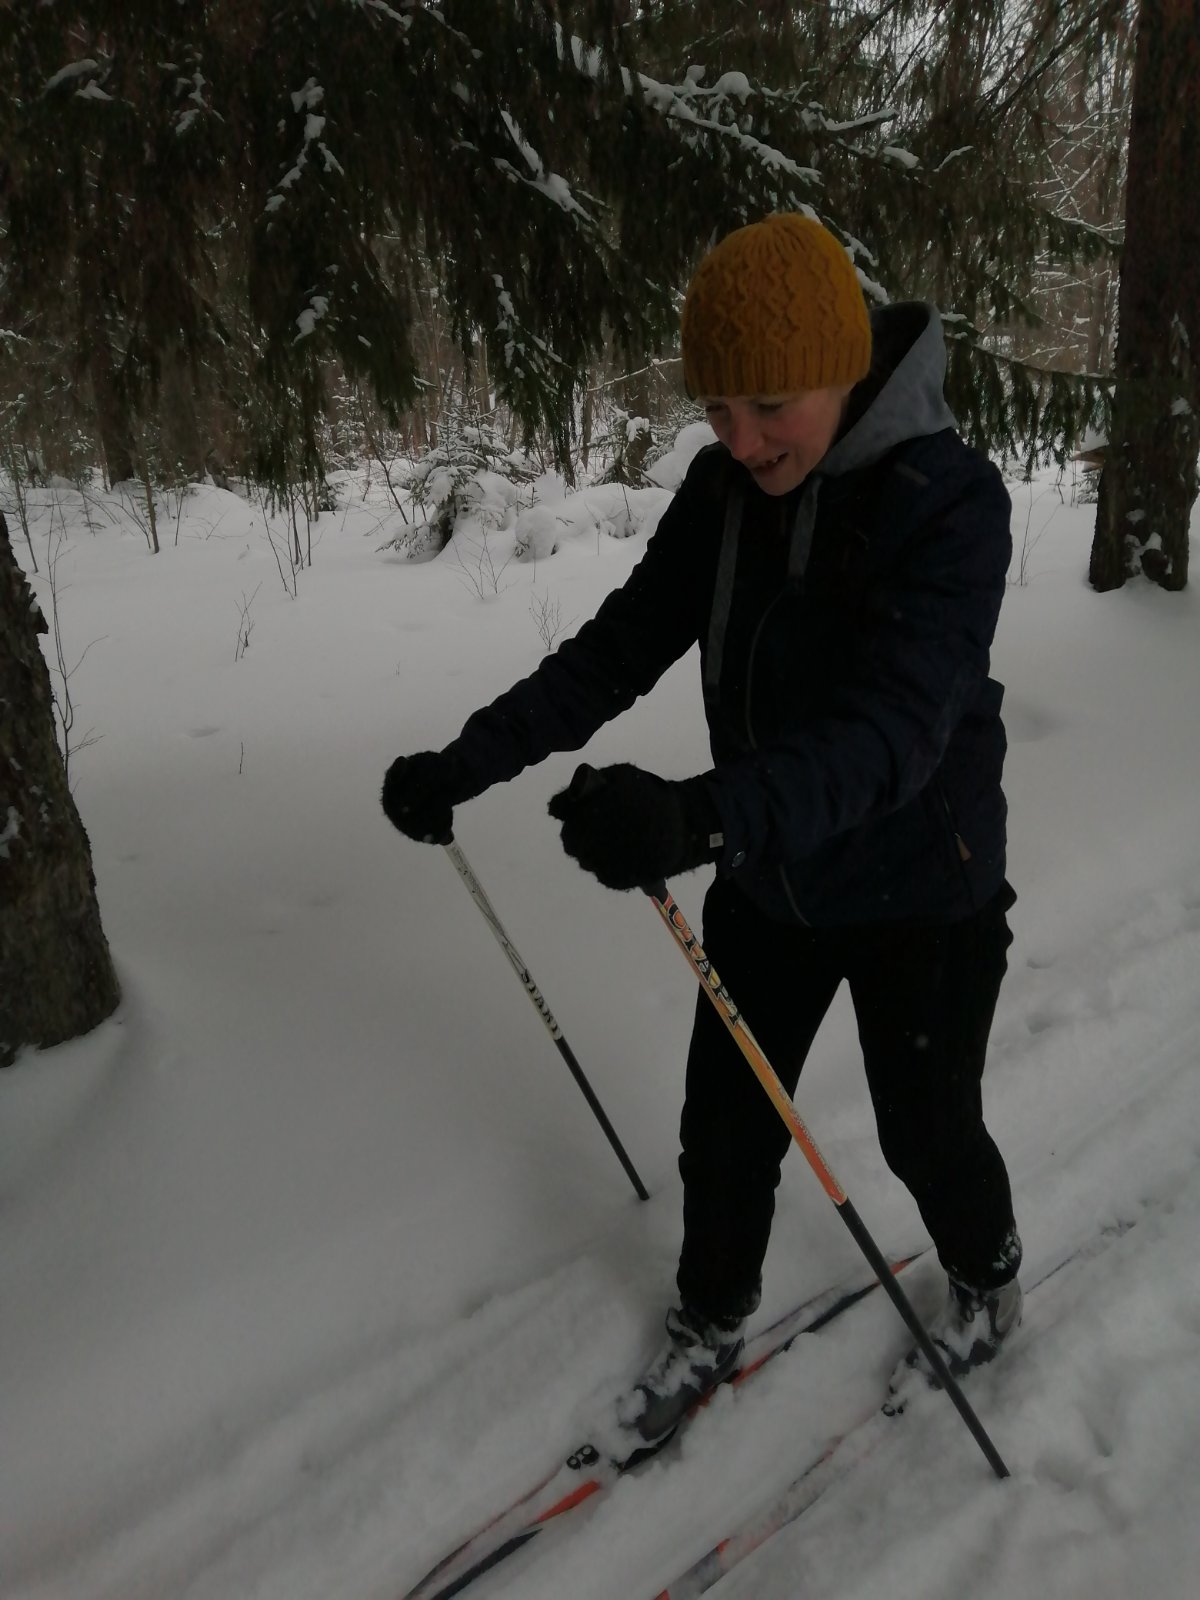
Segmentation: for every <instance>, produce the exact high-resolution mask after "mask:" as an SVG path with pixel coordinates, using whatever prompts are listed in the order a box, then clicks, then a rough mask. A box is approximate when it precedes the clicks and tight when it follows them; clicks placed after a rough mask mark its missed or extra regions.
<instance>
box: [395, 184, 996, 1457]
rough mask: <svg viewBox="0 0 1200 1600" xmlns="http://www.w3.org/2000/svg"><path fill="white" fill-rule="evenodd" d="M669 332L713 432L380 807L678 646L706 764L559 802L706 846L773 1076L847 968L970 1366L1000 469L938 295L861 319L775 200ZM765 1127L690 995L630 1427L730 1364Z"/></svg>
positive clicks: (831, 241) (762, 1210)
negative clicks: (599, 593) (536, 642)
mask: <svg viewBox="0 0 1200 1600" xmlns="http://www.w3.org/2000/svg"><path fill="white" fill-rule="evenodd" d="M682 348H683V365H684V375H685V379H686V383H687V387H688V391H689V393H690V394H692V395H693V396H694V397H696V398H697V399H699V400H700V401H701V402H702V404H703V405H704V409H705V413H706V415H707V417H708V420H709V422H710V424H711V425H712V428H713V431H714V433H715V434H716V438H717V443H715V444H714V445H712V446H710V447H709V448H707V449H705V450H702V451H701V452H700V453H699V455H698V456H697V457H696V458H695V460H694V461H693V462H692V465H691V467H690V469H689V471H688V473H687V476H686V478H685V480H684V483H683V484H682V486H681V488H680V490H679V492H678V494H677V495H676V497H675V499H674V500H673V502H672V504H671V505H670V506H669V507H668V509H667V511H666V512H665V513H664V515H663V517H662V518H661V520H660V522H659V525H658V528H657V530H656V532H655V533H654V535H653V537H652V538H651V539H650V540H649V542H648V544H647V548H646V553H645V556H644V557H643V559H642V561H641V562H640V563H639V565H638V566H637V567H636V568H635V570H634V571H633V572H632V573H631V575H630V577H629V578H628V580H627V581H626V582H625V583H624V584H623V585H622V586H621V587H620V588H619V589H617V590H616V591H614V592H613V593H612V594H611V595H609V596H608V598H607V599H606V600H605V601H604V603H603V605H602V606H601V607H600V610H599V611H598V612H597V614H596V616H595V617H594V618H593V619H592V620H591V621H590V622H588V623H586V624H585V625H584V626H583V627H582V628H581V629H580V630H579V632H578V633H577V634H576V635H575V637H574V638H573V639H570V640H568V641H566V642H565V643H563V644H562V645H561V646H560V647H559V648H558V649H557V651H556V652H555V653H554V654H553V655H550V656H548V657H547V658H546V659H545V660H544V661H543V662H542V663H541V665H540V666H539V667H538V669H537V671H536V672H534V673H533V674H531V676H529V677H528V678H526V679H524V680H523V681H522V682H520V683H518V684H516V685H515V687H513V688H512V689H510V690H509V691H508V692H507V693H506V694H503V695H501V696H500V697H499V698H498V699H496V700H495V701H493V702H492V704H491V705H489V706H487V707H486V708H484V709H483V710H480V711H478V712H476V713H475V714H474V715H473V716H472V717H470V718H469V719H468V721H467V723H466V725H465V726H464V728H463V730H462V732H461V734H460V735H459V737H458V738H457V739H455V740H453V741H452V742H451V743H450V744H449V745H447V746H446V748H445V749H444V750H442V751H440V752H432V751H425V752H421V753H419V754H416V755H412V756H408V757H401V758H400V759H399V760H398V761H396V762H394V763H393V765H392V766H391V768H390V769H389V771H388V773H387V777H386V779H385V781H384V786H383V806H384V810H385V811H386V813H387V815H388V817H389V818H390V819H391V821H392V822H393V823H394V824H395V826H396V827H397V828H399V829H400V830H401V831H402V832H404V833H406V834H407V835H409V836H410V837H411V838H414V839H419V840H426V841H433V842H438V841H441V840H444V839H446V838H447V837H448V836H449V835H450V832H451V823H452V815H453V808H454V807H455V806H456V805H458V804H460V803H461V802H463V801H465V800H468V799H470V798H472V797H474V796H476V795H479V794H481V793H482V792H483V791H484V790H485V789H487V788H488V787H489V786H490V785H491V784H493V783H497V782H501V781H503V780H506V779H508V778H511V777H513V776H514V775H515V774H517V773H518V772H520V771H522V770H523V769H524V768H525V767H527V766H529V765H531V764H532V763H535V762H538V761H541V760H542V759H543V758H544V757H545V756H547V755H548V754H550V753H551V752H552V751H556V750H574V749H578V748H580V747H581V746H582V745H583V744H585V743H586V741H587V740H588V739H589V738H590V737H591V735H592V734H593V733H594V732H595V731H596V730H597V728H599V727H600V726H601V725H602V724H603V723H605V722H607V721H609V720H610V719H611V718H613V717H615V716H617V715H619V714H620V712H622V711H623V710H625V709H627V708H628V707H629V706H630V705H631V704H632V703H633V702H634V700H635V699H637V698H638V696H640V695H642V694H645V693H647V692H648V691H649V690H650V689H651V688H652V687H653V685H654V684H655V683H656V682H657V680H658V679H659V678H660V677H661V676H662V674H663V673H664V672H665V671H666V669H667V668H668V667H669V666H670V665H671V664H672V663H673V662H674V661H676V660H678V659H679V657H680V656H682V655H684V654H685V653H686V652H687V651H688V650H689V649H690V648H691V647H692V646H693V645H695V644H697V643H699V646H700V668H701V680H702V689H703V694H704V704H705V711H706V715H707V720H708V726H709V734H710V743H711V751H712V760H713V764H712V766H711V768H710V769H709V770H708V771H706V772H704V773H701V774H698V775H697V776H694V777H691V778H687V779H685V780H682V781H668V780H665V779H663V778H660V777H658V776H656V775H655V774H654V773H651V772H647V771H644V770H642V769H641V768H638V767H636V766H630V765H624V764H621V765H616V766H610V767H606V768H602V769H601V770H600V771H599V773H598V774H593V775H592V777H591V780H590V781H589V782H588V783H586V784H583V783H577V784H572V786H571V787H570V788H569V789H567V790H564V791H562V792H561V793H559V794H557V795H555V796H554V797H553V798H552V799H551V801H550V812H551V815H552V816H553V817H555V818H556V819H557V820H558V821H559V822H560V823H561V825H562V844H563V847H564V849H565V850H566V851H567V852H568V854H570V855H571V856H572V857H574V859H575V860H576V861H578V863H579V864H580V866H582V867H583V868H584V869H585V870H587V871H588V872H590V873H592V874H594V876H595V877H596V878H598V879H599V881H600V882H601V883H602V884H604V885H606V886H607V887H609V888H612V889H621V890H628V889H635V888H639V887H642V886H645V885H648V884H652V883H656V882H659V881H661V880H663V879H665V878H670V877H672V876H674V875H675V874H677V873H680V872H686V871H689V870H692V869H694V868H696V867H699V866H701V865H703V864H705V863H714V864H715V867H716V878H715V881H714V883H713V885H712V888H711V890H710V891H709V894H708V896H707V897H706V900H705V904H704V924H703V942H704V947H705V949H706V950H707V952H708V953H709V954H710V955H711V957H712V960H713V963H714V965H715V967H716V968H717V970H718V971H719V972H720V973H721V975H722V977H723V979H724V980H725V982H726V984H727V985H728V988H729V990H730V992H731V993H732V994H733V995H734V996H736V998H737V1001H738V1005H739V1007H740V1008H741V1010H742V1011H743V1013H744V1014H745V1016H746V1018H747V1021H748V1022H749V1024H750V1026H751V1027H752V1029H753V1031H754V1034H755V1037H756V1038H757V1039H758V1041H759V1043H760V1044H761V1045H762V1047H763V1049H764V1051H765V1053H766V1055H767V1056H768V1058H769V1059H770V1061H771V1062H772V1064H773V1065H774V1067H775V1069H776V1071H777V1072H778V1073H779V1076H780V1078H781V1079H782V1080H783V1082H784V1084H785V1086H786V1087H787V1089H788V1091H789V1093H791V1092H793V1091H794V1090H795V1087H796V1083H797V1080H798V1077H799V1074H800V1070H801V1067H802V1066H803V1064H804V1060H805V1056H806V1055H807V1053H808V1050H809V1048H810V1046H811V1044H812V1042H813V1039H814V1037H815V1035H816V1032H817V1029H818V1027H819V1025H820V1023H821V1020H822V1018H823V1017H824V1015H825V1013H826V1011H827V1010H828V1008H829V1005H830V1003H831V1002H832V1000H833V997H834V994H835V992H836V990H837V989H838V987H839V985H840V984H841V983H842V981H843V980H845V981H846V982H847V983H848V985H849V989H850V996H851V999H852V1002H853V1005H854V1010H855V1015H856V1018H857V1022H858V1030H859V1038H860V1042H861V1046H862V1052H863V1060H864V1064H865V1068H866V1075H867V1082H868V1085H869V1089H870V1094H871V1098H872V1103H873V1106H874V1111H875V1116H876V1122H877V1126H878V1131H879V1139H880V1144H881V1148H882V1151H883V1155H884V1158H885V1160H886V1161H887V1163H888V1165H889V1167H890V1168H891V1169H892V1171H893V1172H894V1173H896V1175H897V1176H898V1177H899V1178H900V1179H901V1180H902V1181H903V1182H904V1184H905V1185H906V1186H907V1187H908V1189H909V1191H910V1193H911V1194H912V1196H913V1199H914V1200H915V1202H916V1204H917V1207H918V1209H919V1211H920V1214H921V1217H922V1219H923V1221H924V1224H925V1226H926V1228H927V1229H928V1231H929V1233H930V1236H931V1238H932V1239H933V1241H934V1244H935V1246H936V1248H937V1252H938V1256H939V1259H940V1261H941V1263H942V1265H943V1267H944V1268H945V1270H946V1273H947V1276H948V1278H949V1294H948V1298H947V1302H946V1306H945V1309H944V1311H943V1312H942V1314H941V1315H940V1317H939V1318H938V1320H937V1322H936V1324H935V1326H934V1327H933V1328H932V1329H931V1333H932V1335H933V1337H934V1340H935V1342H936V1343H937V1345H938V1347H939V1348H940V1350H941V1351H942V1353H943V1355H944V1356H945V1358H946V1360H947V1362H948V1364H949V1366H950V1368H951V1370H952V1371H953V1372H954V1373H955V1375H956V1376H963V1375H965V1374H966V1373H967V1372H969V1371H970V1369H971V1368H972V1367H973V1366H976V1365H978V1364H979V1363H981V1362H984V1361H987V1360H990V1359H991V1358H992V1357H993V1356H994V1355H995V1354H996V1352H997V1350H998V1349H999V1348H1000V1346H1001V1344H1002V1342H1003V1340H1004V1339H1005V1337H1006V1336H1007V1335H1008V1334H1009V1333H1010V1332H1011V1330H1012V1329H1013V1328H1014V1327H1015V1326H1016V1324H1017V1323H1018V1321H1019V1319H1020V1312H1021V1292H1020V1287H1019V1284H1018V1281H1017V1270H1018V1268H1019V1266H1020V1261H1021V1246H1020V1240H1019V1237H1018V1234H1017V1229H1016V1225H1015V1222H1014V1218H1013V1207H1012V1196H1011V1192H1010V1186H1009V1180H1008V1175H1007V1172H1006V1170H1005V1166H1004V1162H1003V1160H1002V1158H1001V1155H1000V1152H999V1150H998V1149H997V1148H996V1145H995V1143H994V1141H993V1140H992V1138H991V1136H990V1135H989V1133H988V1131H987V1129H986V1127H985V1124H984V1120H983V1114H982V1104H981V1089H980V1084H981V1077H982V1073H983V1066H984V1056H985V1051H986V1045H987V1038H988V1032H989V1029H990V1026H991V1021H992V1015H993V1011H994V1008H995V1003H996V997H997V994H998V992H999V988H1000V983H1001V980H1002V978H1003V975H1004V972H1005V967H1006V952H1007V949H1008V945H1009V943H1010V942H1011V936H1010V934H1009V931H1008V927H1007V923H1006V920H1005V913H1006V911H1007V910H1008V909H1009V907H1010V906H1011V905H1012V903H1013V901H1014V899H1015V896H1014V895H1013V892H1012V890H1011V889H1010V888H1009V887H1008V885H1007V883H1006V881H1005V876H1004V871H1005V802H1004V796H1003V793H1002V790H1001V771H1002V767H1003V761H1004V753H1005V736H1004V729H1003V725H1002V723H1001V720H1000V704H1001V699H1002V696H1003V690H1002V689H1001V686H1000V685H999V684H997V683H995V682H994V681H993V680H992V679H990V678H989V676H988V665H989V649H990V646H991V642H992V637H993V634H994V631H995V627H996V619H997V615H998V613H999V609H1000V602H1001V598H1002V596H1003V593H1004V585H1005V575H1006V572H1007V569H1008V564H1009V559H1010V555H1011V538H1010V532H1009V516H1010V504H1009V499H1008V495H1007V493H1006V491H1005V489H1004V485H1003V482H1002V480H1001V477H1000V474H999V472H998V471H997V470H996V468H995V467H994V466H992V465H991V464H990V463H989V462H988V461H987V460H986V459H985V458H984V457H983V456H981V455H979V454H978V453H977V452H975V451H974V450H972V449H971V448H969V447H968V446H967V444H966V443H965V442H964V441H963V440H962V438H961V437H960V435H959V434H958V432H957V431H956V427H955V422H954V418H953V416H952V415H951V413H950V411H949V410H948V408H947V406H946V404H945V401H944V398H943V394H942V385H943V379H944V374H945V347H944V343H943V338H942V330H941V323H940V319H939V317H938V314H937V312H936V311H935V310H934V308H932V307H931V306H927V305H923V304H915V303H914V304H896V305H892V306H888V307H885V308H883V309H882V310H877V311H876V312H875V313H874V314H873V315H869V314H868V311H867V307H866V303H865V301H864V298H863V294H862V290H861V288H860V286H859V283H858V278H857V275H856V273H855V270H854V267H853V265H852V263H851V261H850V258H849V256H848V255H847V253H846V251H845V250H844V249H843V248H842V246H841V245H840V244H839V243H838V242H837V240H836V239H835V238H834V237H833V235H832V234H830V233H829V232H828V231H827V230H826V229H825V228H823V227H822V226H821V225H820V224H819V223H817V222H815V221H812V220H811V219H809V218H807V217H804V216H800V215H795V214H783V215H774V216H770V217H767V218H766V219H765V220H763V221H761V222H757V223H754V224H752V225H750V226H748V227H744V228H739V229H738V230H736V231H735V232H734V233H731V234H730V235H728V237H726V238H725V239H723V240H722V241H721V242H720V243H719V244H718V245H717V246H716V247H715V248H714V249H712V250H711V251H709V253H708V254H707V255H706V256H705V257H704V259H703V260H702V261H701V263H700V265H699V267H698V268H697V270H696V273H695V276H694V277H693V279H692V282H691V284H690V286H689V289H688V293H687V297H686V301H685V305H684V310H683V318H682ZM788 1142H789V1135H788V1130H787V1129H786V1127H785V1126H784V1125H783V1124H782V1123H781V1122H780V1120H779V1119H778V1118H777V1116H776V1114H775V1112H774V1109H773V1108H772V1106H771V1105H770V1103H769V1102H768V1100H767V1098H766V1096H765V1095H764V1094H763V1093H762V1091H761V1089H760V1088H759V1086H758V1084H757V1082H756V1081H755V1079H754V1078H753V1075H752V1074H751V1073H750V1072H749V1071H748V1070H747V1068H746V1066H745V1064H744V1062H743V1061H742V1059H741V1056H740V1054H739V1052H738V1050H737V1046H736V1044H735V1043H734V1041H733V1040H732V1038H731V1037H730V1035H729V1033H728V1031H727V1029H726V1028H725V1026H724V1024H723V1023H722V1022H721V1020H720V1018H719V1017H718V1016H717V1015H716V1013H715V1012H714V1010H713V1008H712V1007H711V1005H710V1004H709V1003H708V1001H707V1000H706V998H705V997H704V996H703V995H700V996H698V1000H697V1008H696V1017H695V1023H694V1028H693V1033H692V1039H691V1047H690V1051H689V1055H688V1063H687V1082H686V1092H685V1099H684V1107H683V1116H682V1124H681V1154H680V1171H681V1174H682V1177H683V1192H684V1201H683V1244H682V1249H681V1254H680V1261H679V1270H678V1277H677V1287H678V1296H679V1299H678V1304H677V1305H676V1306H674V1307H672V1309H671V1310H670V1311H669V1312H668V1315H667V1341H666V1344H665V1346H664V1348H663V1351H662V1353H661V1355H660V1356H659V1357H658V1359H657V1360H656V1361H655V1362H654V1363H653V1365H652V1366H651V1367H650V1368H649V1369H648V1371H647V1372H646V1373H645V1374H643V1375H642V1377H641V1379H640V1380H639V1381H638V1383H637V1384H636V1385H635V1387H634V1390H633V1392H632V1397H631V1402H630V1404H629V1406H628V1407H627V1411H626V1417H625V1420H626V1422H627V1423H628V1424H629V1425H631V1426H632V1427H634V1428H636V1430H637V1431H638V1433H639V1434H640V1436H641V1438H642V1439H643V1440H644V1441H645V1442H646V1443H647V1444H652V1443H655V1442H657V1441H659V1440H661V1439H662V1438H664V1437H665V1436H666V1435H667V1434H669V1433H670V1432H671V1431H672V1429H673V1428H674V1427H675V1426H676V1424H677V1423H678V1421H679V1420H680V1418H681V1416H682V1415H684V1414H685V1413H686V1411H687V1410H688V1409H689V1408H690V1407H691V1406H692V1405H693V1404H694V1403H695V1401H696V1399H697V1398H698V1397H699V1396H701V1395H703V1394H704V1393H706V1392H707V1391H708V1390H709V1389H711V1388H712V1387H713V1386H714V1385H715V1384H717V1383H719V1382H721V1381H722V1380H723V1379H724V1378H726V1377H727V1376H729V1375H730V1373H731V1372H732V1371H733V1370H734V1369H735V1368H736V1365H737V1362H738V1358H739V1356H740V1353H741V1348H742V1330H743V1328H744V1325H745V1320H746V1318H747V1317H748V1316H749V1315H750V1314H751V1313H752V1312H753V1311H754V1309H755V1307H756V1306H757V1304H758V1301H759V1295H760V1285H761V1278H762V1266H763V1261H764V1258H765V1255H766V1249H767V1242H768V1237H769V1234H770V1227H771V1219H772V1215H773V1212H774V1204H775V1189H776V1186H777V1184H778V1181H779V1172H780V1163H781V1161H782V1159H783V1156H784V1154H785V1153H786V1150H787V1146H788ZM907 1359H908V1365H909V1366H910V1367H911V1366H915V1365H917V1364H918V1363H917V1357H916V1355H915V1353H914V1354H913V1355H911V1356H910V1357H909V1358H907Z"/></svg>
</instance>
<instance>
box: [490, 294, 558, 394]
mask: <svg viewBox="0 0 1200 1600" xmlns="http://www.w3.org/2000/svg"><path fill="white" fill-rule="evenodd" d="M492 283H493V284H494V285H495V288H496V304H497V305H498V307H499V311H500V315H499V316H498V317H497V319H496V331H497V332H498V333H500V334H502V335H503V336H504V364H505V366H506V367H508V368H509V370H510V371H511V372H512V373H513V375H514V377H518V378H521V377H524V376H525V373H524V371H523V369H522V367H521V366H520V365H519V364H518V363H519V361H524V362H526V364H527V365H528V366H530V367H532V368H534V369H537V370H543V371H544V370H545V369H544V362H543V358H544V360H545V361H552V362H554V363H555V365H556V366H559V367H561V366H562V365H563V359H562V357H561V356H560V355H558V354H557V352H556V351H554V350H552V349H551V348H550V346H549V345H548V344H547V343H546V341H545V340H544V339H539V338H538V336H537V334H536V333H534V332H532V331H531V330H530V329H529V328H526V327H524V326H523V325H522V323H521V320H520V318H519V317H518V315H517V309H516V306H515V305H514V304H513V298H512V295H511V294H509V292H508V290H507V289H506V288H505V286H504V279H503V278H502V277H501V276H500V274H499V273H498V272H494V273H493V274H492ZM526 340H528V345H527V344H526V343H525V341H526ZM529 345H532V346H533V351H531V350H530V349H529Z"/></svg>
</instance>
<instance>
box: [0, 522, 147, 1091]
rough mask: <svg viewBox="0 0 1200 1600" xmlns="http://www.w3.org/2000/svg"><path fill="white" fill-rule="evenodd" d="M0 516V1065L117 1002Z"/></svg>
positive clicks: (32, 616)
mask: <svg viewBox="0 0 1200 1600" xmlns="http://www.w3.org/2000/svg"><path fill="white" fill-rule="evenodd" d="M46 631H47V630H46V621H45V618H44V617H43V616H42V614H41V612H40V611H39V610H38V608H37V605H36V603H35V602H34V600H33V596H32V595H31V594H30V592H29V586H28V584H27V583H26V581H25V575H24V573H23V572H22V571H21V569H20V567H19V566H18V565H17V562H16V558H15V556H14V555H13V551H12V545H11V544H10V543H9V538H8V528H7V526H6V525H5V521H4V518H3V516H0V1067H5V1066H10V1065H11V1064H12V1062H13V1061H14V1060H15V1058H16V1054H17V1051H18V1050H19V1049H21V1047H22V1046H23V1045H39V1046H45V1045H52V1044H61V1043H62V1041H63V1040H64V1039H73V1038H75V1037H76V1036H77V1035H78V1034H81V1033H87V1032H88V1031H89V1029H91V1028H94V1027H95V1026H96V1024H97V1023H99V1022H102V1021H103V1020H104V1018H105V1017H107V1016H108V1015H109V1014H110V1013H111V1012H112V1011H113V1009H114V1008H115V1007H116V1004H117V1002H118V1000H119V999H120V989H119V987H118V984H117V977H116V973H115V972H114V970H113V964H112V957H111V956H110V954H109V949H108V942H107V940H106V939H105V937H104V930H103V929H102V927H101V926H100V911H99V907H98V906H97V904H96V881H95V878H94V876H93V874H92V857H91V849H90V847H89V845H88V838H87V834H86V833H85V832H84V828H83V823H82V822H81V821H80V819H79V813H78V811H76V809H75V802H74V801H73V800H72V799H71V792H70V790H69V789H68V787H67V779H66V773H65V772H64V770H63V763H62V758H61V756H60V755H59V751H58V745H57V743H56V742H55V737H54V709H53V702H52V700H51V694H50V675H49V673H48V672H47V670H46V663H45V661H44V660H43V658H42V652H41V649H40V647H39V645H38V639H37V636H38V633H39V632H42V633H44V632H46Z"/></svg>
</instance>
